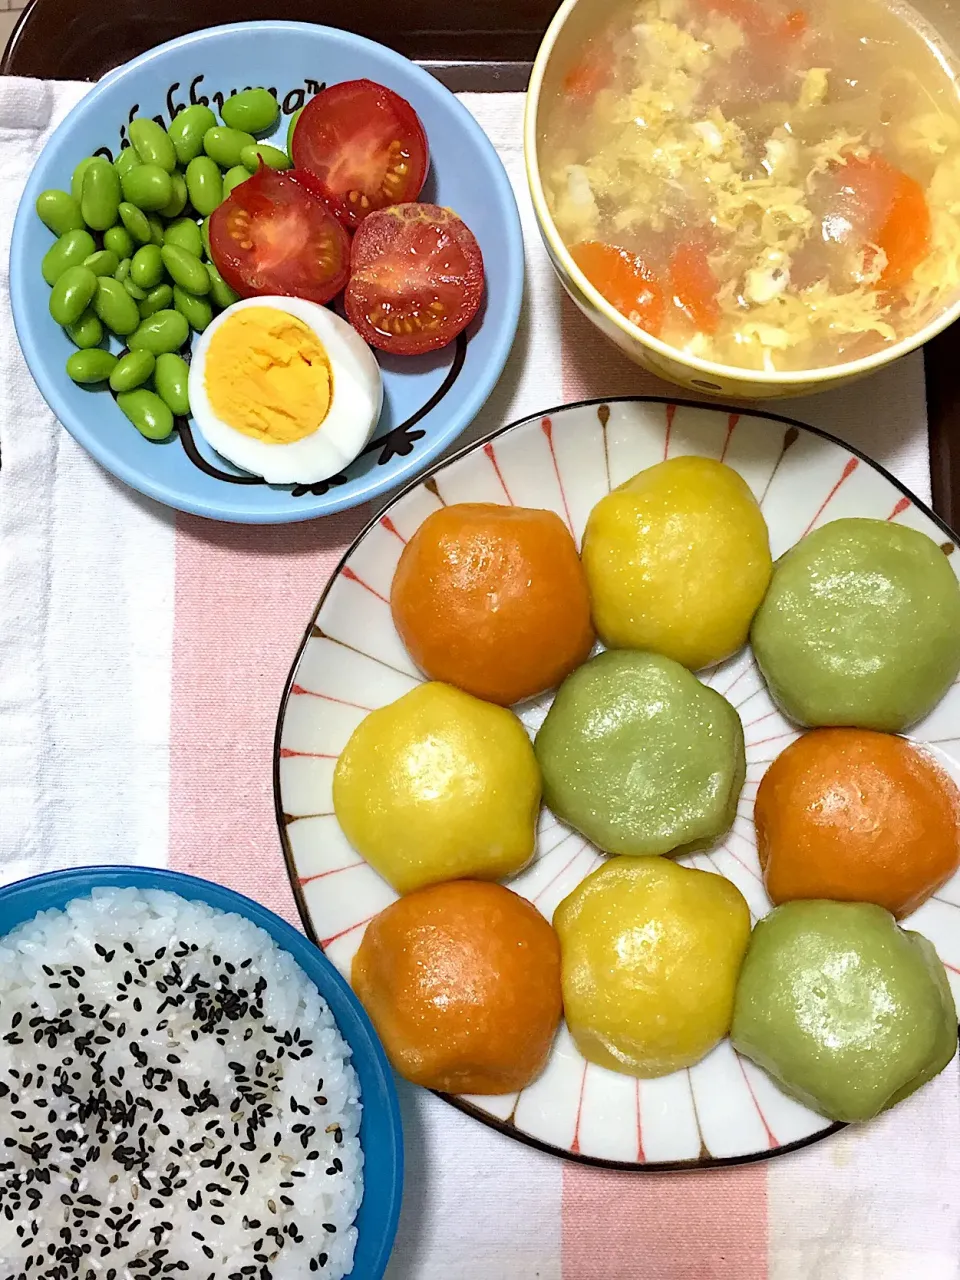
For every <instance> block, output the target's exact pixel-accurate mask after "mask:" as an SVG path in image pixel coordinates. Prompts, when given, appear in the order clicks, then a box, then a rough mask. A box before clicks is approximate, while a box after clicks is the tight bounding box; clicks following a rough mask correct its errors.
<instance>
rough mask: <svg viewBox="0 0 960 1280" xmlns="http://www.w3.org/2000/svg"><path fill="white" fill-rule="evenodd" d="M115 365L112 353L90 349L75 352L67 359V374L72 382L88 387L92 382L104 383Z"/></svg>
mask: <svg viewBox="0 0 960 1280" xmlns="http://www.w3.org/2000/svg"><path fill="white" fill-rule="evenodd" d="M116 364H117V357H116V356H115V355H113V353H112V352H110V351H101V350H100V348H99V347H92V348H91V349H90V350H89V351H75V352H74V353H73V355H72V356H69V357H68V359H67V374H68V375H69V376H70V377H71V378H72V379H73V380H74V382H79V383H80V385H81V386H88V385H89V384H90V383H93V382H106V380H107V379H108V378H109V377H110V374H111V373H112V372H113V370H114V369H115V368H116Z"/></svg>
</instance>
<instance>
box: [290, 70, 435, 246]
mask: <svg viewBox="0 0 960 1280" xmlns="http://www.w3.org/2000/svg"><path fill="white" fill-rule="evenodd" d="M293 162H294V164H295V166H296V167H297V168H298V169H307V170H309V171H310V173H312V174H314V176H315V177H316V178H317V179H318V180H319V181H320V182H321V183H322V185H323V188H324V194H325V198H326V200H327V203H328V204H329V206H330V208H331V209H332V210H333V211H334V213H336V215H337V217H338V218H340V220H341V221H342V222H343V224H344V226H347V227H351V228H352V227H357V226H359V225H360V223H361V222H362V221H363V219H364V218H365V217H366V216H367V215H368V214H369V213H373V212H374V211H375V210H376V209H385V208H386V207H387V206H388V205H394V204H404V203H405V202H406V201H408V200H416V198H417V196H418V195H419V194H420V189H421V187H422V186H423V180H424V178H426V176H427V165H428V164H429V151H428V149H427V135H426V133H424V130H423V125H422V124H421V123H420V118H419V116H418V115H417V113H416V112H415V111H414V109H413V107H411V105H410V103H409V102H407V101H406V99H405V98H401V97H400V95H399V94H396V93H394V92H393V91H392V90H391V89H386V88H384V86H383V85H382V84H375V83H374V82H373V81H372V80H346V81H344V82H343V83H342V84H334V85H331V86H330V88H329V89H324V90H323V91H322V92H320V93H318V94H317V96H316V97H315V98H311V100H310V101H309V102H308V103H307V105H306V106H305V107H304V109H303V115H301V117H300V119H299V121H298V122H297V128H296V131H295V133H294V135H293Z"/></svg>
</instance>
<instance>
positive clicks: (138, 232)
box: [120, 201, 153, 244]
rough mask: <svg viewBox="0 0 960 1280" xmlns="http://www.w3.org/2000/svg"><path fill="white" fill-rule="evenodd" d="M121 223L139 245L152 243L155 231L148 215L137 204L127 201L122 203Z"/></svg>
mask: <svg viewBox="0 0 960 1280" xmlns="http://www.w3.org/2000/svg"><path fill="white" fill-rule="evenodd" d="M120 221H121V222H122V223H123V225H124V227H125V228H126V230H127V232H128V234H129V235H130V236H132V238H133V239H134V240H135V241H136V242H137V244H149V243H150V237H151V236H152V235H153V231H152V229H151V226H150V223H149V222H148V220H147V215H146V214H145V213H144V212H143V211H142V210H140V209H138V208H137V206H136V205H135V204H129V203H128V202H127V201H123V202H122V203H121V205H120Z"/></svg>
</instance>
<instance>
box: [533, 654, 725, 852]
mask: <svg viewBox="0 0 960 1280" xmlns="http://www.w3.org/2000/svg"><path fill="white" fill-rule="evenodd" d="M535 749H536V753H537V759H538V760H539V762H540V769H541V771H542V773H543V796H544V800H545V802H546V804H547V805H548V806H549V808H551V809H552V810H553V812H554V813H555V814H556V815H557V817H558V818H561V819H562V820H563V821H564V822H567V823H569V824H570V826H572V827H575V828H576V829H577V830H578V831H580V832H582V833H583V835H585V836H586V837H587V839H588V840H592V841H593V843H594V844H595V845H597V846H598V847H599V848H601V849H604V850H606V852H607V853H622V854H660V853H672V852H682V851H683V850H686V849H690V848H701V847H703V846H704V845H708V844H711V843H712V842H713V841H714V840H716V838H717V837H718V836H720V835H722V834H723V832H724V831H726V830H727V828H728V827H729V826H730V825H731V824H732V822H733V818H734V814H735V813H736V807H737V798H738V797H739V795H740V789H741V787H742V786H743V779H744V774H745V772H746V765H745V760H744V750H743V728H742V726H741V724H740V717H739V716H738V715H737V713H736V711H735V710H734V708H733V707H732V706H731V705H730V703H729V702H727V700H726V699H725V698H723V697H721V695H720V694H719V693H717V692H716V691H715V690H713V689H708V688H707V686H706V685H703V684H701V683H700V681H699V680H698V679H697V678H696V676H694V675H692V674H691V673H690V672H689V671H688V670H687V669H686V668H685V667H682V666H681V665H680V664H679V663H678V662H674V661H673V660H672V659H670V658H664V657H662V656H660V655H655V654H649V653H637V652H633V651H627V650H618V651H616V652H609V653H601V654H599V655H598V656H597V657H595V658H592V659H591V660H590V661H589V662H587V663H586V664H585V665H584V666H582V667H580V668H579V669H578V670H577V671H574V672H573V674H572V675H570V676H568V677H567V678H566V680H564V682H563V684H562V685H561V686H560V690H559V692H558V693H557V696H556V698H555V699H554V702H553V706H552V707H551V708H550V711H549V712H548V714H547V718H546V719H545V720H544V722H543V724H542V726H541V728H540V732H539V733H538V734H537V740H536V744H535Z"/></svg>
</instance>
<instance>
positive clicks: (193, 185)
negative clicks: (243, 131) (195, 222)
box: [187, 130, 223, 218]
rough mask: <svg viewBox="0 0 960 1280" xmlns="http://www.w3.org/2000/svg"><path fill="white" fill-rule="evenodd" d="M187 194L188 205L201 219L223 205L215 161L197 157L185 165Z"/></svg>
mask: <svg viewBox="0 0 960 1280" xmlns="http://www.w3.org/2000/svg"><path fill="white" fill-rule="evenodd" d="M207 132H208V133H209V132H210V130H207ZM204 137H206V135H204ZM187 192H188V194H189V196H190V203H191V204H192V205H193V207H194V208H195V209H196V211H197V213H199V214H200V216H201V218H206V217H208V216H209V215H210V214H211V213H213V211H214V209H216V207H217V205H219V204H223V179H222V178H221V176H220V170H219V168H218V167H217V164H216V161H214V160H211V159H210V157H209V156H197V157H196V158H195V159H193V160H191V161H190V163H189V164H188V165H187Z"/></svg>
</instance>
